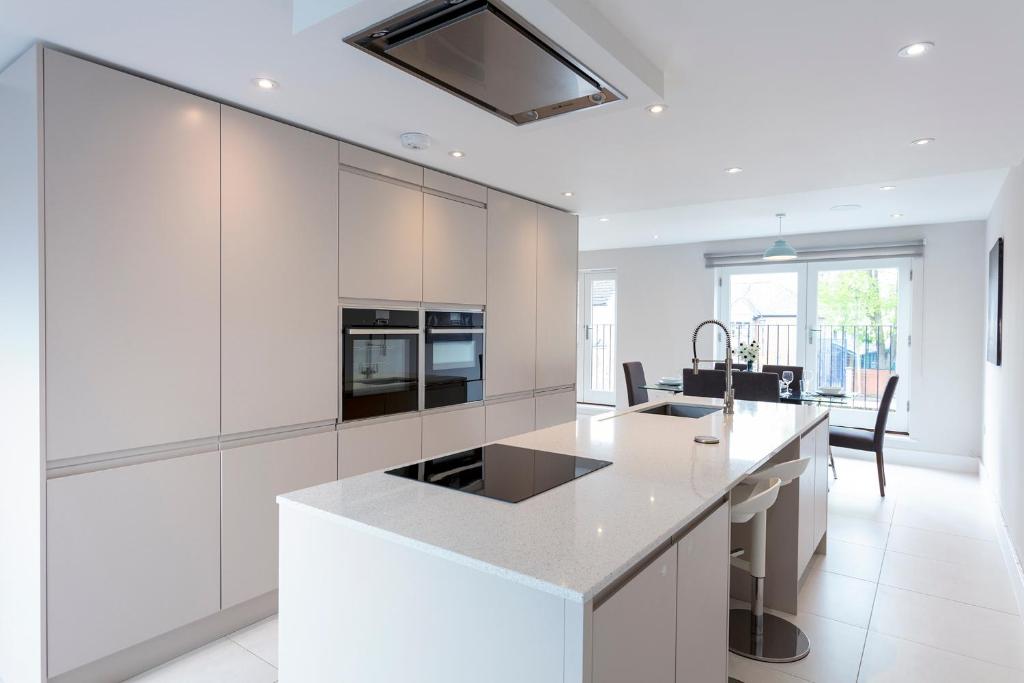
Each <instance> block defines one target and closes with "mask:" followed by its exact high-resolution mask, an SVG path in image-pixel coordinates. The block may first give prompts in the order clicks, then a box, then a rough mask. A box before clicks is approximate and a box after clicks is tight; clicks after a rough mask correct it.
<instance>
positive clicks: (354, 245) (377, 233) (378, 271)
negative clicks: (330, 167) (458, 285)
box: [338, 171, 423, 301]
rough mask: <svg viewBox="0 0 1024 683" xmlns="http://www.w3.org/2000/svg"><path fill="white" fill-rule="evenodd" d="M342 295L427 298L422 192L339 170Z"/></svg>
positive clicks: (408, 298)
mask: <svg viewBox="0 0 1024 683" xmlns="http://www.w3.org/2000/svg"><path fill="white" fill-rule="evenodd" d="M339 188H340V195H341V207H340V217H339V232H340V240H341V243H340V245H339V251H338V254H339V260H340V264H341V266H340V268H341V273H340V278H339V289H338V295H339V296H342V297H345V298H351V299H390V300H393V301H422V299H423V192H422V191H421V190H419V189H414V188H412V187H408V186H406V185H400V184H397V183H393V182H390V181H388V180H383V179H380V178H371V177H369V176H364V175H359V174H358V173H351V172H349V171H341V173H340V174H339Z"/></svg>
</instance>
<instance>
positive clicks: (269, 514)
mask: <svg viewBox="0 0 1024 683" xmlns="http://www.w3.org/2000/svg"><path fill="white" fill-rule="evenodd" d="M337 478H338V440H337V437H336V436H335V433H334V432H333V431H330V432H321V433H319V434H307V435H304V436H298V437H293V438H291V439H282V440H280V441H268V442H264V443H257V444H252V445H249V446H240V447H238V448H228V449H225V450H223V451H221V520H220V524H221V609H226V608H228V607H231V606H233V605H237V604H239V603H242V602H245V601H246V600H250V599H252V598H255V597H259V596H260V595H263V594H264V593H267V592H269V591H272V590H275V589H276V588H277V526H278V511H277V496H278V495H280V494H282V493H288V492H290V491H297V490H298V489H304V488H308V487H310V486H316V485H317V484H323V483H325V482H328V481H334V480H335V479H337Z"/></svg>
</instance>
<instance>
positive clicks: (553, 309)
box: [537, 206, 579, 389]
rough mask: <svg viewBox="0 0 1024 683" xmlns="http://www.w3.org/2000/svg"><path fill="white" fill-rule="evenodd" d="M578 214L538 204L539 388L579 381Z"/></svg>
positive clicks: (560, 385)
mask: <svg viewBox="0 0 1024 683" xmlns="http://www.w3.org/2000/svg"><path fill="white" fill-rule="evenodd" d="M578 253H579V251H578V244H577V218H576V216H574V215H573V214H571V213H565V212H564V211H558V210H556V209H551V208H549V207H546V206H539V207H537V388H538V389H545V388H549V387H562V386H566V385H569V384H573V383H574V382H575V381H576V289H577V287H576V259H577V254H578Z"/></svg>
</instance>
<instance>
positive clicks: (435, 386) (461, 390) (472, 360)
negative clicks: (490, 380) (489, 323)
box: [423, 311, 484, 408]
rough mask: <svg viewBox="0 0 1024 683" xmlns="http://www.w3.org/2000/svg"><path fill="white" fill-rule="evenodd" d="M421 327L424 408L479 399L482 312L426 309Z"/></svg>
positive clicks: (482, 387)
mask: <svg viewBox="0 0 1024 683" xmlns="http://www.w3.org/2000/svg"><path fill="white" fill-rule="evenodd" d="M424 327H425V332H424V343H423V351H424V354H423V364H424V408H439V407H441V406H451V405H457V404H460V403H469V402H471V401H481V400H483V397H484V314H483V313H482V312H480V311H426V314H425V316H424Z"/></svg>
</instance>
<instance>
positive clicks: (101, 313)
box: [44, 50, 220, 460]
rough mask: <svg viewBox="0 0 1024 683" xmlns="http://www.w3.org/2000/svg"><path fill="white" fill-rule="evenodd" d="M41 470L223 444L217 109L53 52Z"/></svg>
mask: <svg viewBox="0 0 1024 683" xmlns="http://www.w3.org/2000/svg"><path fill="white" fill-rule="evenodd" d="M44 87H45V114H44V117H45V131H46V133H45V134H46V145H45V164H46V178H45V211H46V230H45V248H46V425H47V434H46V441H47V456H48V458H49V459H50V460H58V459H63V458H72V457H76V456H83V455H90V454H95V453H105V452H110V451H119V450H124V449H133V448H140V447H145V446H153V445H157V444H165V443H171V442H177V441H185V440H191V439H199V438H204V437H212V436H216V435H217V432H218V430H219V427H220V105H218V104H217V103H216V102H211V101H209V100H205V99H202V98H200V97H196V96H195V95H191V94H188V93H185V92H182V91H180V90H174V89H173V88H168V87H166V86H163V85H159V84H157V83H154V82H153V81H149V80H145V79H142V78H137V77H135V76H130V75H128V74H125V73H122V72H119V71H114V70H113V69H108V68H106V67H103V66H99V65H96V64H93V63H90V62H86V61H83V60H81V59H77V58H75V57H70V56H68V55H64V54H61V53H59V52H55V51H53V50H46V52H45V86H44Z"/></svg>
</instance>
